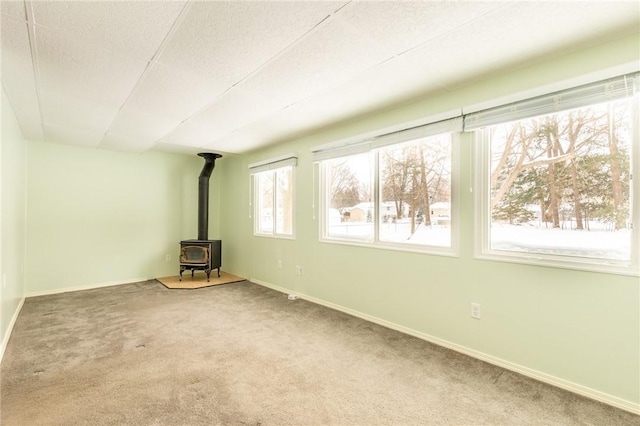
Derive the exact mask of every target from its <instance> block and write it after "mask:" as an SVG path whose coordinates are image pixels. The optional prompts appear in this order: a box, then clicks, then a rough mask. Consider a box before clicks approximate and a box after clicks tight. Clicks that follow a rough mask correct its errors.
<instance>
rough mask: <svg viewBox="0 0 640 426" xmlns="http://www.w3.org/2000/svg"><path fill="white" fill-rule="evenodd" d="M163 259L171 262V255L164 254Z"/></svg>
mask: <svg viewBox="0 0 640 426" xmlns="http://www.w3.org/2000/svg"><path fill="white" fill-rule="evenodd" d="M164 261H165V262H171V255H170V254H167V255H165V256H164Z"/></svg>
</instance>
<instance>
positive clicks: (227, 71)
mask: <svg viewBox="0 0 640 426" xmlns="http://www.w3.org/2000/svg"><path fill="white" fill-rule="evenodd" d="M1 12H2V21H1V42H2V44H1V46H2V69H1V71H2V74H1V79H2V85H3V87H4V90H5V92H6V93H7V95H8V97H9V100H10V101H11V104H12V106H13V108H14V109H15V112H16V115H17V118H18V121H19V123H20V125H21V127H22V130H23V133H24V136H25V138H27V139H29V140H44V141H49V142H57V143H65V144H74V145H79V146H88V147H100V148H104V149H115V150H123V151H132V152H142V151H146V150H150V149H155V150H163V151H173V152H184V153H193V152H199V151H203V150H207V151H218V152H223V153H241V152H246V151H248V150H251V149H255V148H258V147H260V146H263V145H267V144H272V143H275V142H279V141H283V140H286V139H287V138H289V137H292V136H293V135H300V134H304V133H305V132H309V131H313V130H314V129H318V128H321V127H323V126H327V125H330V124H331V123H335V122H338V121H342V120H345V119H349V118H352V117H356V116H358V115H360V114H363V113H365V112H368V111H373V110H376V109H379V108H384V107H386V106H388V105H393V104H397V103H399V102H402V101H403V100H407V99H411V98H415V97H416V96H419V95H424V94H429V93H438V92H442V91H447V90H454V89H456V88H457V87H460V86H461V85H463V84H468V83H470V82H473V81H478V80H479V79H481V78H483V77H484V76H486V75H487V73H490V72H497V71H501V70H506V69H510V68H513V67H518V66H522V65H525V64H528V63H532V62H534V61H536V60H540V59H542V58H545V57H549V56H552V55H556V54H559V53H568V52H571V51H574V50H579V49H581V48H584V47H585V46H589V45H593V44H596V43H599V42H603V41H605V40H607V39H613V38H615V37H620V36H623V35H626V34H630V33H634V32H637V31H638V27H639V26H640V3H638V2H636V1H623V2H611V1H586V2H575V1H573V2H567V1H558V2H552V1H546V2H540V1H533V2H522V1H486V2H480V1H420V2H399V1H377V2H372V1H371V2H370V1H286V2H275V1H241V2H224V1H208V2H207V1H204V2H203V1H199V2H195V1H138V2H136V1H85V2H82V1H22V0H20V1H17V0H16V1H12V0H2V2H1Z"/></svg>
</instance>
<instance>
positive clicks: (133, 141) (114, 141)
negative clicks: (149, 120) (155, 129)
mask: <svg viewBox="0 0 640 426" xmlns="http://www.w3.org/2000/svg"><path fill="white" fill-rule="evenodd" d="M155 143H156V140H155V139H152V138H138V137H135V136H130V135H124V134H119V133H116V132H110V133H109V134H107V135H106V136H105V137H104V138H102V140H101V142H100V144H99V146H98V148H101V149H109V150H114V151H127V152H144V151H147V150H149V148H151V147H152V146H153V145H154V144H155Z"/></svg>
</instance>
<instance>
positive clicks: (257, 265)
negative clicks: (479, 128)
mask: <svg viewBox="0 0 640 426" xmlns="http://www.w3.org/2000/svg"><path fill="white" fill-rule="evenodd" d="M639 40H640V38H639V37H638V34H635V35H633V36H631V37H627V38H624V39H620V40H617V41H614V42H610V43H608V44H604V45H600V46H595V47H591V48H590V49H587V50H584V51H582V52H579V53H575V54H572V55H570V56H564V57H557V58H555V59H553V60H549V61H547V62H545V63H537V64H532V65H531V66H530V67H528V68H523V69H519V70H513V71H512V72H510V73H509V74H505V75H501V76H495V77H493V78H491V79H487V80H485V81H482V82H477V83H475V84H473V85H469V86H467V87H460V88H458V89H456V90H454V91H451V92H449V93H444V94H438V95H437V96H433V97H425V98H424V99H422V100H418V101H415V102H413V103H412V104H408V105H404V106H402V107H398V108H393V109H389V110H387V111H382V112H379V113H376V114H371V115H367V116H364V117H361V118H360V119H358V120H353V121H351V122H348V123H343V124H341V125H339V126H332V127H330V128H327V129H324V130H319V131H318V132H316V133H315V134H313V135H308V136H305V137H301V138H299V139H297V140H293V141H289V142H284V143H281V144H278V145H276V146H272V147H269V148H267V149H263V150H258V151H255V152H251V153H248V154H245V155H242V156H235V157H232V158H229V159H228V160H227V162H226V163H225V168H224V176H223V178H224V182H225V185H224V186H223V188H222V191H223V198H224V199H225V205H224V206H222V207H221V214H222V223H223V224H224V226H223V228H222V229H221V236H222V238H223V240H224V241H225V247H224V250H223V253H224V257H225V259H226V261H225V265H226V267H227V270H228V271H230V272H232V273H235V274H238V275H242V276H245V277H250V278H255V279H257V280H261V281H264V282H267V283H270V284H273V285H276V286H279V287H282V288H285V289H288V290H289V291H291V292H298V293H301V294H305V295H308V296H312V297H315V298H318V299H322V300H324V301H326V302H330V303H334V304H337V305H339V306H342V307H345V308H348V309H351V310H355V311H359V312H361V313H363V314H366V315H371V316H374V317H377V318H379V319H382V320H386V321H390V322H392V323H395V324H397V325H400V326H403V327H408V328H410V329H413V330H416V331H418V332H420V333H425V334H427V335H430V336H433V337H436V338H438V339H442V340H445V341H448V342H452V343H453V344H456V345H460V346H463V347H465V348H469V349H470V350H473V351H477V352H480V353H483V354H487V355H489V356H491V357H494V358H498V359H501V360H504V361H507V362H510V363H514V364H516V365H519V366H521V367H523V368H527V369H531V370H534V371H536V372H539V373H543V374H546V375H550V376H553V377H555V378H558V379H560V380H565V381H568V382H570V383H574V384H577V385H579V386H582V387H585V388H589V389H593V390H595V391H597V392H600V393H603V394H606V395H609V396H611V397H613V398H614V399H615V398H618V399H619V400H621V401H626V403H629V404H631V405H633V404H636V405H637V404H639V403H640V361H639V360H640V279H639V278H638V277H634V276H622V275H610V274H601V273H590V272H584V271H577V270H568V269H557V268H549V267H537V266H530V265H522V264H514V263H503V262H495V261H483V260H477V259H474V257H473V245H474V242H475V238H476V237H475V235H476V230H475V229H474V208H475V207H474V199H473V197H474V195H473V194H472V193H471V191H470V190H469V189H470V188H471V187H472V186H473V180H472V176H473V175H472V170H473V161H472V155H473V152H472V151H473V149H472V145H473V136H472V135H471V134H463V135H461V137H460V141H459V143H460V158H459V161H460V165H461V174H460V181H459V182H458V184H459V188H460V211H459V220H460V234H461V237H460V246H461V249H460V256H459V257H457V258H452V257H443V256H430V255H424V254H416V253H407V252H398V251H390V250H383V249H373V248H367V247H357V246H348V245H338V244H330V243H321V242H319V241H318V227H319V224H318V212H317V204H318V203H317V188H318V182H317V171H316V170H315V167H314V166H313V164H312V159H311V148H312V147H314V146H317V145H321V144H325V143H331V142H333V141H336V140H339V139H343V138H348V137H352V136H355V135H358V134H361V133H367V132H371V131H374V130H376V129H384V128H386V127H389V126H394V125H398V124H400V123H403V122H410V121H412V120H416V119H419V118H420V117H425V116H429V115H434V114H438V113H442V112H444V111H449V110H452V109H458V110H459V109H460V108H462V107H465V106H468V105H474V104H479V103H483V102H488V101H491V100H493V99H499V98H501V97H504V96H509V95H512V94H517V93H527V92H529V91H531V90H535V89H537V88H552V87H556V86H557V84H558V83H559V82H560V83H562V82H564V81H565V80H567V81H568V80H572V81H574V82H579V81H580V80H581V79H584V78H591V77H590V75H591V74H592V73H596V72H598V71H599V70H604V69H612V68H615V69H617V68H620V69H622V68H625V67H627V66H628V65H629V64H634V63H635V64H638V62H639V61H640V58H639V52H640V41H639ZM637 69H640V66H638V67H637ZM594 75H595V74H594ZM585 76H586V77H585ZM425 77H427V76H425ZM556 90H557V89H556ZM636 142H638V141H636ZM637 148H640V147H637ZM289 152H296V153H298V157H299V160H298V166H297V169H296V185H297V187H296V193H295V194H296V203H295V205H296V239H295V240H281V239H272V238H265V237H255V236H253V233H252V219H251V208H250V206H249V172H248V165H249V164H251V163H253V162H257V161H262V160H265V159H268V158H271V157H276V156H278V155H283V154H285V153H289ZM636 190H637V188H636ZM278 261H281V262H282V268H279V267H278ZM295 265H301V266H302V267H303V268H304V275H302V276H298V275H295ZM471 302H478V303H480V304H481V305H482V315H483V316H482V319H481V320H475V319H472V318H471V317H470V303H471Z"/></svg>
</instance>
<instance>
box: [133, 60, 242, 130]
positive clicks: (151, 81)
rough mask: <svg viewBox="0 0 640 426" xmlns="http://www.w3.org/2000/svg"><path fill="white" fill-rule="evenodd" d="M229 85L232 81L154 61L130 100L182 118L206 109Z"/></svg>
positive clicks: (139, 106)
mask: <svg viewBox="0 0 640 426" xmlns="http://www.w3.org/2000/svg"><path fill="white" fill-rule="evenodd" d="M229 87H231V82H230V81H225V80H223V79H211V78H208V79H207V78H202V77H201V76H199V75H197V74H194V73H192V72H190V71H185V70H182V69H178V68H175V67H169V66H165V65H162V64H159V63H154V64H152V65H151V66H150V67H149V68H148V69H147V72H146V73H145V75H144V78H143V80H142V81H140V82H139V83H138V86H137V87H136V88H135V91H134V92H133V93H132V95H131V97H130V98H129V99H128V105H129V106H131V107H134V108H137V109H139V110H146V111H148V112H151V113H155V114H159V115H163V116H168V117H174V118H178V119H180V121H182V120H184V119H186V118H188V117H190V116H192V115H193V114H196V113H197V112H199V111H200V110H202V109H204V108H205V107H206V106H207V105H208V104H209V103H210V102H211V101H212V100H215V99H217V97H218V96H220V95H221V94H222V93H223V92H224V91H225V90H227V89H228V88H229Z"/></svg>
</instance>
